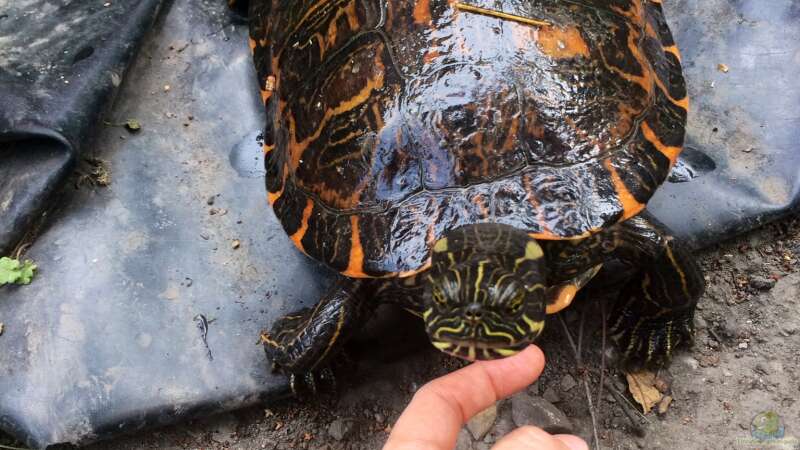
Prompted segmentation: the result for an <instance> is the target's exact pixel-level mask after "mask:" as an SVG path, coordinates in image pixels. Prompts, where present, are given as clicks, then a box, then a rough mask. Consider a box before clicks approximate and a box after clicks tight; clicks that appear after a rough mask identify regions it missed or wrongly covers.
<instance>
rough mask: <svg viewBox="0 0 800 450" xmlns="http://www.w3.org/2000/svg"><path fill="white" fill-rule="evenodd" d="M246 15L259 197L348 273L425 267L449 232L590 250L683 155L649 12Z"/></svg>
mask: <svg viewBox="0 0 800 450" xmlns="http://www.w3.org/2000/svg"><path fill="white" fill-rule="evenodd" d="M470 4H471V5H474V6H478V7H483V8H490V9H492V10H495V11H502V12H504V13H508V14H513V15H516V16H520V17H529V18H535V19H539V20H543V21H546V22H548V23H549V25H546V26H531V25H527V24H523V23H519V22H517V21H513V20H505V19H500V18H497V17H492V16H487V15H482V14H476V13H473V12H467V11H464V10H462V9H460V8H458V7H457V6H458V5H456V4H455V2H454V1H448V0H417V1H416V2H414V1H413V0H271V1H270V0H267V1H261V2H259V1H251V11H250V15H251V42H250V45H251V47H252V49H253V53H254V60H255V62H256V69H257V71H258V77H259V80H260V82H261V94H262V98H263V100H264V103H265V106H266V110H267V124H266V129H265V132H264V138H265V144H264V151H265V152H266V161H267V162H266V165H267V190H268V196H269V201H270V203H271V204H272V206H273V208H274V211H275V213H276V215H277V217H278V218H279V219H280V221H281V223H282V224H283V227H284V229H285V230H286V232H287V234H288V235H289V236H290V238H291V239H292V240H293V241H294V242H295V244H296V245H297V246H298V247H299V248H300V249H301V250H302V251H304V252H305V253H306V254H308V255H309V256H311V257H313V258H315V259H317V260H319V261H322V262H324V263H325V264H327V265H328V266H330V267H332V268H334V269H336V270H338V271H339V272H341V273H343V274H344V275H347V276H352V277H381V276H405V275H407V274H411V273H415V272H418V271H420V270H423V269H424V268H426V266H427V264H428V262H429V258H430V249H431V247H432V245H433V243H434V242H435V241H436V240H437V239H439V238H440V237H442V236H443V235H444V234H445V233H446V232H447V231H448V230H450V229H454V228H457V227H459V226H463V225H467V224H473V223H479V222H497V223H504V224H508V225H512V226H514V227H517V228H520V229H524V230H527V231H528V232H529V233H530V234H531V235H532V236H534V237H537V238H541V239H567V238H575V237H580V236H586V235H589V234H590V233H593V232H596V231H598V230H601V229H603V228H604V227H608V226H610V225H612V224H614V223H617V222H619V221H621V220H625V219H627V218H630V217H632V216H634V215H636V214H637V213H638V212H640V211H641V210H642V209H643V208H644V206H645V204H646V203H647V201H648V200H649V199H650V197H651V196H652V195H653V193H654V191H655V190H656V188H657V187H658V186H659V185H660V184H661V183H662V182H663V181H664V179H665V178H666V176H667V174H668V172H669V170H670V167H671V166H672V164H674V162H675V160H676V158H677V156H678V154H679V153H680V151H681V147H682V145H683V139H684V128H685V122H686V114H687V108H688V103H689V102H688V98H687V94H686V87H685V83H684V79H683V76H682V74H681V67H680V55H679V52H678V49H677V47H676V46H675V43H674V42H673V39H672V35H671V33H670V30H669V28H668V27H667V24H666V22H665V20H664V15H663V12H662V8H661V4H660V1H654V0H644V1H641V0H604V1H591V0H584V1H577V0H537V1H535V2H534V1H521V0H493V1H489V0H471V1H470Z"/></svg>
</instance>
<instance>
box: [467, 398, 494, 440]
mask: <svg viewBox="0 0 800 450" xmlns="http://www.w3.org/2000/svg"><path fill="white" fill-rule="evenodd" d="M495 420H497V404H496V403H495V404H493V405H492V406H490V407H488V408H486V409H484V410H483V411H481V412H479V413H478V414H476V415H475V416H473V417H472V419H470V420H469V422H467V429H468V430H469V432H470V434H472V437H473V438H475V440H477V441H479V440H481V439H483V437H484V436H486V433H488V432H489V430H491V429H492V426H494V422H495Z"/></svg>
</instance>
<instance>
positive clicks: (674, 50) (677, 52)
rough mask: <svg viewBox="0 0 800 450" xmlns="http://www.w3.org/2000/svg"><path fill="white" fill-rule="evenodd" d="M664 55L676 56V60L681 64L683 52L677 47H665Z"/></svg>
mask: <svg viewBox="0 0 800 450" xmlns="http://www.w3.org/2000/svg"><path fill="white" fill-rule="evenodd" d="M664 53H671V54H672V55H673V56H675V58H677V59H678V61H679V62H680V60H681V52H680V50H678V46H677V45H670V46H669V47H664Z"/></svg>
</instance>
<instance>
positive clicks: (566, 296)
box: [545, 284, 578, 314]
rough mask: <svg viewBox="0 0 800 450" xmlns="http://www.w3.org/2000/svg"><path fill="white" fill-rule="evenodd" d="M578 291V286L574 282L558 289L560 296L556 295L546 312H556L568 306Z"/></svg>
mask: <svg viewBox="0 0 800 450" xmlns="http://www.w3.org/2000/svg"><path fill="white" fill-rule="evenodd" d="M577 293H578V287H577V286H575V285H573V284H568V285H566V286H564V287H562V288H561V289H560V290H559V291H558V297H556V299H555V301H554V302H553V303H548V304H547V308H546V309H545V312H546V313H547V314H555V313H557V312H559V311H561V310H562V309H564V308H566V307H567V306H569V305H570V303H572V300H573V299H574V298H575V294H577Z"/></svg>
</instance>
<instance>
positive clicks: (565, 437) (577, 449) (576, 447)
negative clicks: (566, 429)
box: [555, 434, 589, 450]
mask: <svg viewBox="0 0 800 450" xmlns="http://www.w3.org/2000/svg"><path fill="white" fill-rule="evenodd" d="M555 438H556V439H558V440H559V441H561V442H562V443H563V444H564V445H566V446H567V447H569V450H589V445H588V444H587V443H586V441H584V440H583V439H581V438H579V437H578V436H573V435H571V434H557V435H556V436H555Z"/></svg>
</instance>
